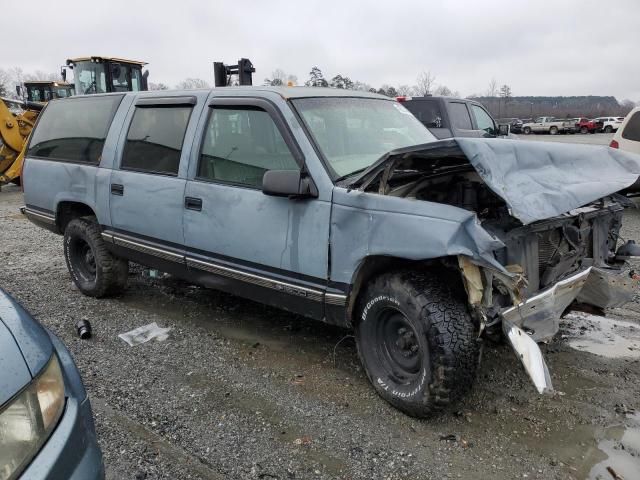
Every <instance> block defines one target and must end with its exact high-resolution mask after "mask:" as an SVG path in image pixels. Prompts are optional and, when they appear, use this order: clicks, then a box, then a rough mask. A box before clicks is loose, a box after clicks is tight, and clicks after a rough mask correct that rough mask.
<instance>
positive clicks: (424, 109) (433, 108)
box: [402, 100, 445, 128]
mask: <svg viewBox="0 0 640 480" xmlns="http://www.w3.org/2000/svg"><path fill="white" fill-rule="evenodd" d="M402 105H404V107H405V108H406V109H407V110H409V111H410V112H411V113H413V115H414V116H415V117H416V118H417V119H418V120H420V121H421V122H422V123H423V125H424V126H425V127H427V128H444V127H445V125H444V124H443V122H442V113H441V112H440V105H439V104H438V102H436V101H432V100H412V101H409V102H405V103H403V104H402Z"/></svg>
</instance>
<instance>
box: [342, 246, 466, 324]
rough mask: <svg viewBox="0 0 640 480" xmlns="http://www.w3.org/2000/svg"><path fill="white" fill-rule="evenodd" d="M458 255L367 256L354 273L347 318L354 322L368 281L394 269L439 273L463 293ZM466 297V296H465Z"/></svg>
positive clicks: (444, 279)
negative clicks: (432, 257)
mask: <svg viewBox="0 0 640 480" xmlns="http://www.w3.org/2000/svg"><path fill="white" fill-rule="evenodd" d="M457 265H458V261H457V259H456V257H441V258H435V259H430V260H408V259H406V258H399V257H391V256H385V255H374V256H370V257H366V258H365V259H364V260H363V261H362V263H361V264H360V266H359V267H358V269H357V270H356V273H355V274H354V279H353V281H352V282H351V290H350V292H349V303H348V305H347V319H348V321H349V323H351V324H353V320H354V317H353V314H354V311H355V309H356V306H357V305H358V299H359V297H360V294H361V293H363V291H364V289H365V287H366V285H367V283H368V282H369V281H370V280H371V279H372V278H374V277H376V276H378V275H380V274H382V273H385V272H389V271H393V270H417V271H424V272H433V273H437V274H438V275H439V276H440V277H441V278H443V281H445V282H450V284H452V285H455V288H456V290H458V288H459V289H460V292H462V294H463V295H466V294H465V293H464V285H463V283H462V277H461V275H460V272H459V270H458V267H457ZM465 298H466V297H465Z"/></svg>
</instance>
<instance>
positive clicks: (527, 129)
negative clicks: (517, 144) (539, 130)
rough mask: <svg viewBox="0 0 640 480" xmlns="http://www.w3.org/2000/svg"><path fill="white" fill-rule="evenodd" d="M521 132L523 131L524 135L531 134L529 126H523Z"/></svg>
mask: <svg viewBox="0 0 640 480" xmlns="http://www.w3.org/2000/svg"><path fill="white" fill-rule="evenodd" d="M522 133H524V134H525V135H530V134H531V127H524V128H523V129H522Z"/></svg>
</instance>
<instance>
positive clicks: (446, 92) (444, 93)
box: [434, 85, 451, 97]
mask: <svg viewBox="0 0 640 480" xmlns="http://www.w3.org/2000/svg"><path fill="white" fill-rule="evenodd" d="M434 94H435V95H439V96H441V97H450V96H451V90H450V89H449V87H447V86H446V85H440V86H439V87H438V88H436V90H435V92H434Z"/></svg>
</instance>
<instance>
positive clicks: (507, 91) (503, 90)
mask: <svg viewBox="0 0 640 480" xmlns="http://www.w3.org/2000/svg"><path fill="white" fill-rule="evenodd" d="M500 96H501V97H502V98H504V99H505V100H509V99H510V98H511V87H510V86H509V85H507V84H506V83H505V84H504V85H502V86H501V87H500Z"/></svg>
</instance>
